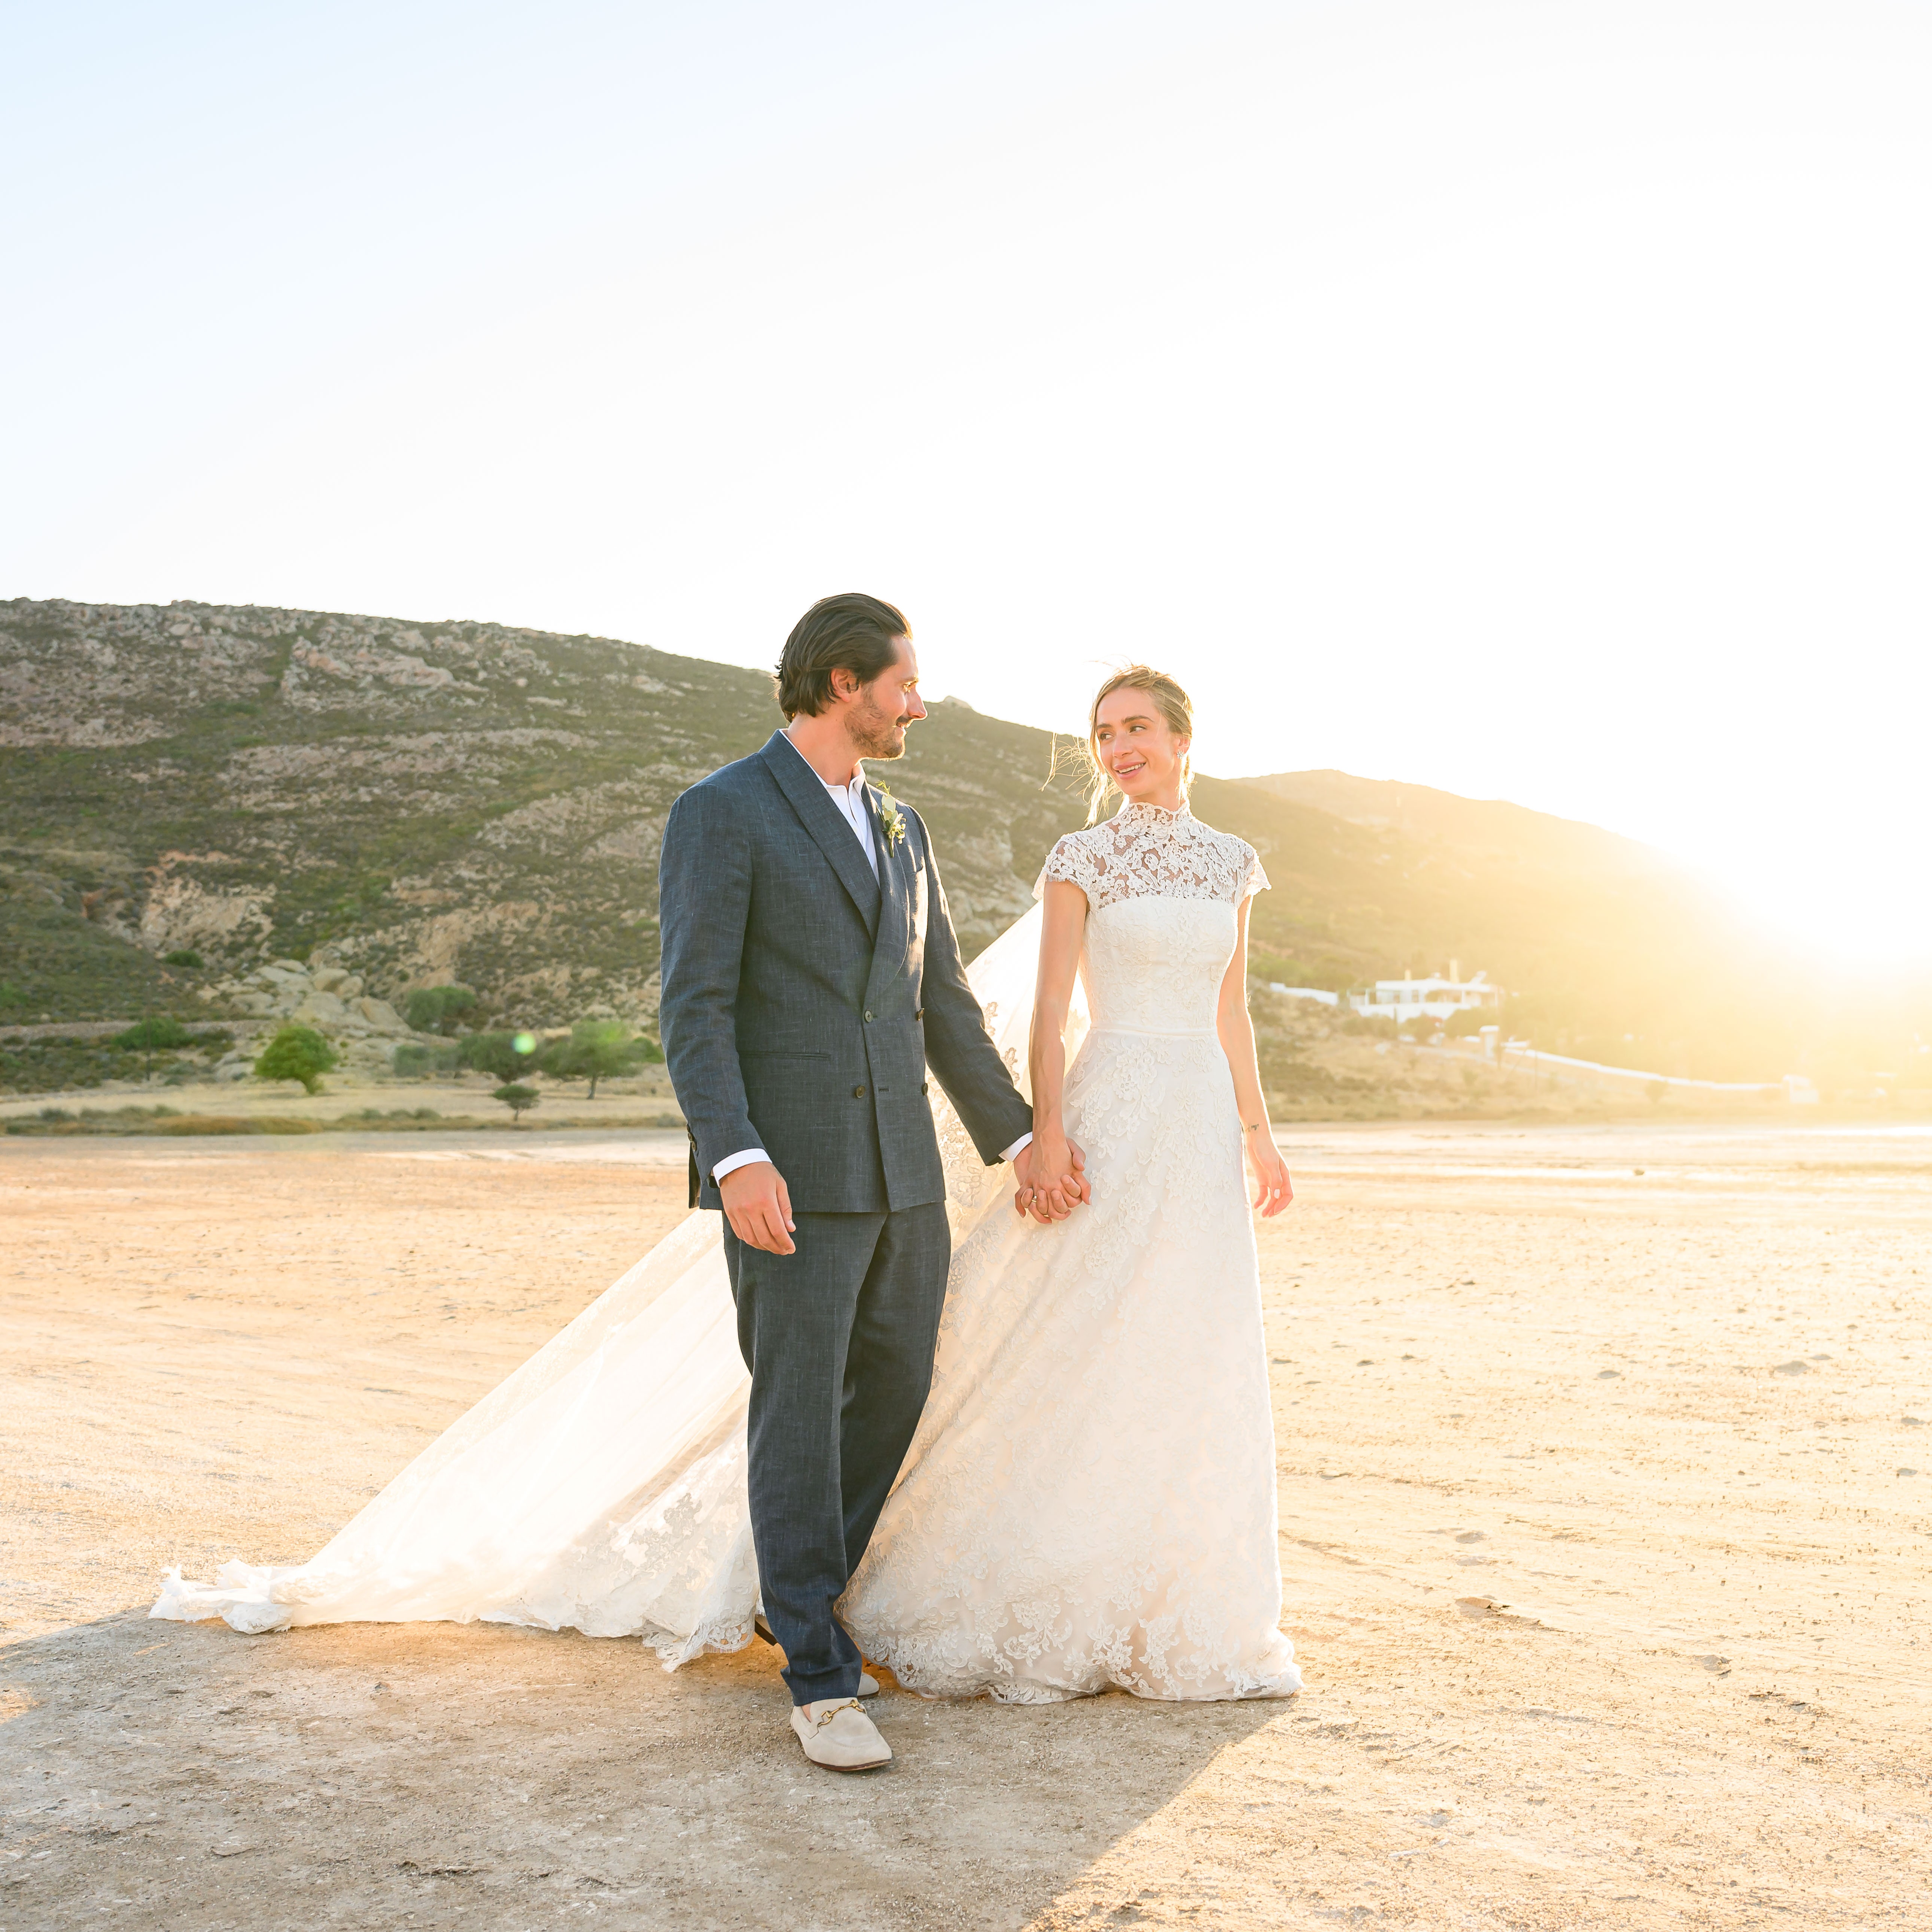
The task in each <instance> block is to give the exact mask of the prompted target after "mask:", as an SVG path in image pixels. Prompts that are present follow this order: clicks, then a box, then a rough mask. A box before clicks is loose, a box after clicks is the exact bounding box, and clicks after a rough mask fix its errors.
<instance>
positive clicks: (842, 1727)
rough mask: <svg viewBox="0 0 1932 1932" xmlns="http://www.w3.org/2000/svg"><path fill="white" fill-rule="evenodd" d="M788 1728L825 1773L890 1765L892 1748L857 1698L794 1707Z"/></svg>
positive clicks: (836, 1698)
mask: <svg viewBox="0 0 1932 1932" xmlns="http://www.w3.org/2000/svg"><path fill="white" fill-rule="evenodd" d="M791 1727H792V1729H793V1730H794V1731H796V1733H798V1741H799V1743H800V1744H801V1745H803V1746H804V1747H805V1756H806V1757H808V1758H810V1759H811V1761H812V1763H814V1764H822V1765H823V1766H825V1768H826V1770H828V1771H871V1770H872V1769H875V1768H876V1767H877V1766H880V1765H882V1764H889V1763H891V1761H892V1746H891V1745H889V1744H887V1743H886V1741H885V1739H883V1738H882V1737H880V1735H879V1731H878V1727H877V1725H876V1724H874V1723H873V1722H872V1721H871V1718H868V1717H867V1716H866V1715H865V1709H864V1707H863V1706H862V1705H861V1704H860V1703H859V1700H858V1699H857V1698H856V1697H834V1698H828V1699H826V1700H824V1701H823V1702H822V1703H816V1704H795V1705H793V1706H792V1713H791Z"/></svg>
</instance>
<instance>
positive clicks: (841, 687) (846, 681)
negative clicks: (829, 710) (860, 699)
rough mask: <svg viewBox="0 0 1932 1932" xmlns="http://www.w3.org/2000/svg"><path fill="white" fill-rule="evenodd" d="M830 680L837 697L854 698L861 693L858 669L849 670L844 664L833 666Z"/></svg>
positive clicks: (833, 692)
mask: <svg viewBox="0 0 1932 1932" xmlns="http://www.w3.org/2000/svg"><path fill="white" fill-rule="evenodd" d="M829 682H830V684H831V686H832V696H833V697H835V698H845V699H849V698H853V697H857V696H858V694H859V677H858V673H856V671H850V670H847V669H846V668H845V667H844V665H843V664H837V665H835V666H834V667H832V676H831V678H830V679H829Z"/></svg>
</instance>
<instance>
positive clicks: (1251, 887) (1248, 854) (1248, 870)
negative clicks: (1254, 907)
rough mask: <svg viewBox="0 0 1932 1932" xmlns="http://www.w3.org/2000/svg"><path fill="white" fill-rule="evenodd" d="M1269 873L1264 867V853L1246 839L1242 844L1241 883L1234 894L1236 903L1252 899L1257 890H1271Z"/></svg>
mask: <svg viewBox="0 0 1932 1932" xmlns="http://www.w3.org/2000/svg"><path fill="white" fill-rule="evenodd" d="M1269 890H1271V887H1270V886H1269V884H1268V874H1267V873H1266V872H1265V871H1263V870H1262V855H1261V854H1260V853H1259V852H1257V851H1256V850H1255V848H1254V847H1253V846H1252V845H1250V844H1247V842H1246V841H1244V842H1243V844H1242V846H1241V889H1240V890H1239V891H1238V892H1236V893H1235V904H1237V905H1239V904H1241V902H1242V901H1244V899H1251V898H1253V897H1254V895H1256V893H1257V892H1268V891H1269Z"/></svg>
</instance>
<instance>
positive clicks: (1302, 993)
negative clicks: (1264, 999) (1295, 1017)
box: [1268, 980, 1342, 1007]
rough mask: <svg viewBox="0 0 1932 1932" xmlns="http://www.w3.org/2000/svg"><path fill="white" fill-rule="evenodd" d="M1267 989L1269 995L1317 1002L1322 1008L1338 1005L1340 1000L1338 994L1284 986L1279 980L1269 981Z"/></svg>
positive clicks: (1309, 988)
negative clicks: (1275, 994) (1278, 994)
mask: <svg viewBox="0 0 1932 1932" xmlns="http://www.w3.org/2000/svg"><path fill="white" fill-rule="evenodd" d="M1268 991H1269V992H1271V993H1280V994H1283V995H1286V998H1289V999H1291V1000H1317V1001H1320V1002H1321V1004H1322V1005H1323V1006H1325V1007H1332V1006H1336V1005H1338V1004H1340V1001H1341V998H1342V996H1341V995H1340V993H1326V992H1323V991H1322V989H1321V988H1320V987H1319V986H1283V984H1282V983H1281V982H1280V980H1270V981H1269V982H1268Z"/></svg>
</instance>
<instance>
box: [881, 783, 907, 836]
mask: <svg viewBox="0 0 1932 1932" xmlns="http://www.w3.org/2000/svg"><path fill="white" fill-rule="evenodd" d="M879 823H880V824H881V825H882V826H884V827H885V830H886V844H888V845H897V844H901V843H902V842H903V841H904V838H905V814H904V812H902V811H900V809H899V808H898V801H897V800H896V799H895V798H894V797H893V796H892V793H890V792H889V791H888V790H886V788H885V787H884V786H883V785H880V787H879Z"/></svg>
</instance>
